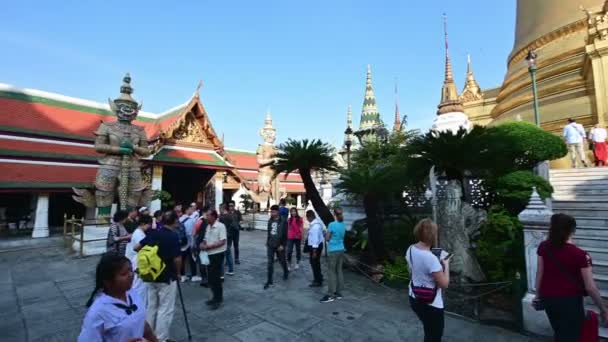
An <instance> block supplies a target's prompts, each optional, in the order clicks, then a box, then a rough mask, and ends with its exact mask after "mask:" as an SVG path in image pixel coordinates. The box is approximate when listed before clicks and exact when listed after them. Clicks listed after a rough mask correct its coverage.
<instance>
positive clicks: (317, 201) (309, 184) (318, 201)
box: [299, 170, 334, 226]
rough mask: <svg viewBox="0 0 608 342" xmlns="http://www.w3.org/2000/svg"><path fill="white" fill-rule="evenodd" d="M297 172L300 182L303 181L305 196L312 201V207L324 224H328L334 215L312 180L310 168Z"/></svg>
mask: <svg viewBox="0 0 608 342" xmlns="http://www.w3.org/2000/svg"><path fill="white" fill-rule="evenodd" d="M299 172H300V177H302V182H303V183H304V189H305V190H306V197H307V198H308V199H309V200H310V202H311V203H312V206H313V208H315V211H316V212H317V215H319V217H320V218H321V220H322V221H323V223H324V224H325V226H328V225H329V224H330V223H331V222H333V221H334V216H333V215H332V214H331V211H330V210H329V208H328V207H327V205H326V204H325V202H323V199H322V198H321V195H320V194H319V191H318V190H317V187H316V186H315V182H313V180H312V176H311V174H310V170H299Z"/></svg>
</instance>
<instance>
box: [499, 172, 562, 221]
mask: <svg viewBox="0 0 608 342" xmlns="http://www.w3.org/2000/svg"><path fill="white" fill-rule="evenodd" d="M532 187H536V190H537V191H538V194H539V195H540V197H541V198H542V199H545V198H547V197H550V196H551V194H552V193H553V187H552V186H551V184H550V183H549V182H548V181H546V180H545V179H544V178H542V177H539V176H537V175H535V174H534V173H532V172H530V171H515V172H511V173H509V174H506V175H504V176H502V177H499V178H498V180H497V181H496V185H495V188H494V191H495V192H496V201H497V202H498V203H500V204H502V205H503V206H504V207H505V209H506V210H507V211H508V212H509V213H510V214H511V215H513V216H517V215H518V214H519V213H520V212H521V211H522V210H524V209H525V208H526V205H528V201H529V200H530V195H532Z"/></svg>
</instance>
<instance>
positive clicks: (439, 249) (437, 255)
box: [431, 248, 443, 259]
mask: <svg viewBox="0 0 608 342" xmlns="http://www.w3.org/2000/svg"><path fill="white" fill-rule="evenodd" d="M441 252H443V249H442V248H431V253H433V254H435V256H436V257H437V259H441Z"/></svg>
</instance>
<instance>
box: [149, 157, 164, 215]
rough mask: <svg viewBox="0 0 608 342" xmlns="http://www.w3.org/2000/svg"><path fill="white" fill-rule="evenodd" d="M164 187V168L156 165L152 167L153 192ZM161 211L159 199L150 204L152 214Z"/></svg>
mask: <svg viewBox="0 0 608 342" xmlns="http://www.w3.org/2000/svg"><path fill="white" fill-rule="evenodd" d="M162 186H163V166H162V165H154V166H153V167H152V190H161V188H162ZM160 209H161V201H160V200H159V199H157V200H154V201H152V203H150V213H151V214H153V213H154V212H155V211H157V210H160Z"/></svg>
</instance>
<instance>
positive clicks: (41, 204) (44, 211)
mask: <svg viewBox="0 0 608 342" xmlns="http://www.w3.org/2000/svg"><path fill="white" fill-rule="evenodd" d="M48 236H49V194H48V193H41V194H38V198H37V201H36V218H35V219H34V231H32V237H33V238H42V237H48Z"/></svg>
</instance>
